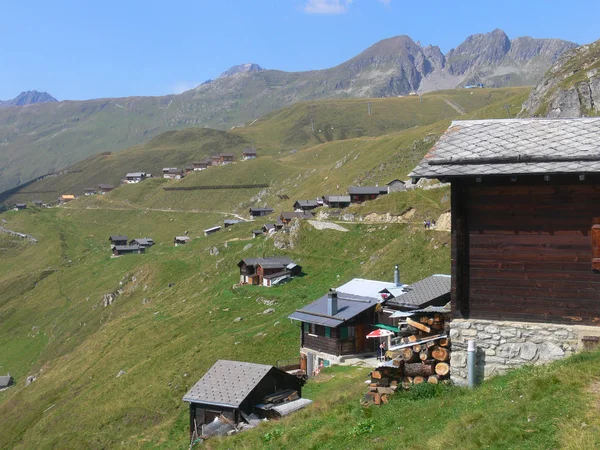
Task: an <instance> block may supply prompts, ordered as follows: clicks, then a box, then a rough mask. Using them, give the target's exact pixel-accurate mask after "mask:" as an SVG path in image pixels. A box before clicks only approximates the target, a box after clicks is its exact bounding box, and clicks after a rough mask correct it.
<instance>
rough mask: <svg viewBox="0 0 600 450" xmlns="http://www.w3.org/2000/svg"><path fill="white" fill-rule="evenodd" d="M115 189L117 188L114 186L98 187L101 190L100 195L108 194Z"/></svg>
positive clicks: (101, 185)
mask: <svg viewBox="0 0 600 450" xmlns="http://www.w3.org/2000/svg"><path fill="white" fill-rule="evenodd" d="M114 188H115V187H114V186H113V185H112V184H99V185H98V189H99V190H100V194H102V195H104V194H108V193H109V192H110V191H112V190H113V189H114Z"/></svg>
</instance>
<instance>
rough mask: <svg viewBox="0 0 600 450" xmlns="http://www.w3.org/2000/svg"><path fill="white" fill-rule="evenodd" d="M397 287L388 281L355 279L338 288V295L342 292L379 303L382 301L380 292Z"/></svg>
mask: <svg viewBox="0 0 600 450" xmlns="http://www.w3.org/2000/svg"><path fill="white" fill-rule="evenodd" d="M393 287H396V285H395V284H394V283H389V282H387V281H377V280H366V279H364V278H354V279H352V280H350V281H348V282H347V283H346V284H343V285H341V286H340V287H338V288H337V291H338V294H339V293H340V292H343V293H346V294H350V295H357V296H360V297H367V298H371V299H374V300H377V301H381V300H382V298H381V294H380V292H381V291H382V290H384V289H386V288H393Z"/></svg>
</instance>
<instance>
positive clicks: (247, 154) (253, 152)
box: [242, 148, 258, 160]
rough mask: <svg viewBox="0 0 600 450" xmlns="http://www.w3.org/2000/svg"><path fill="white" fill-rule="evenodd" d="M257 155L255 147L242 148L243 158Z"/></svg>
mask: <svg viewBox="0 0 600 450" xmlns="http://www.w3.org/2000/svg"><path fill="white" fill-rule="evenodd" d="M257 156H258V155H257V153H256V149H255V148H245V149H244V150H242V159H243V160H248V159H256V157H257Z"/></svg>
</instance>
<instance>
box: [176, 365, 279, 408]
mask: <svg viewBox="0 0 600 450" xmlns="http://www.w3.org/2000/svg"><path fill="white" fill-rule="evenodd" d="M273 368H274V367H273V366H267V365H264V364H254V363H247V362H241V361H228V360H223V359H220V360H219V361H217V362H216V363H215V364H214V365H213V366H212V367H211V368H210V369H208V372H206V373H205V374H204V376H203V377H202V378H200V381H198V382H197V383H196V384H195V385H194V386H192V388H191V389H190V390H189V391H188V392H187V394H185V395H184V396H183V401H184V402H190V403H208V404H211V405H218V406H231V407H233V408H237V407H238V406H240V404H241V403H242V402H243V401H244V400H245V399H246V397H248V395H250V393H251V392H252V390H253V389H254V388H255V387H256V385H257V384H258V383H259V382H260V381H261V380H262V379H263V378H264V377H265V375H266V374H267V373H269V371H270V370H271V369H273Z"/></svg>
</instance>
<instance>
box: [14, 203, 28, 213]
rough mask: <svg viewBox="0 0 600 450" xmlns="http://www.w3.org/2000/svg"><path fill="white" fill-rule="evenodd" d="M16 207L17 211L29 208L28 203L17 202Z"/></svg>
mask: <svg viewBox="0 0 600 450" xmlns="http://www.w3.org/2000/svg"><path fill="white" fill-rule="evenodd" d="M15 209H16V210H17V211H20V210H23V209H27V204H26V203H16V204H15Z"/></svg>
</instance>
